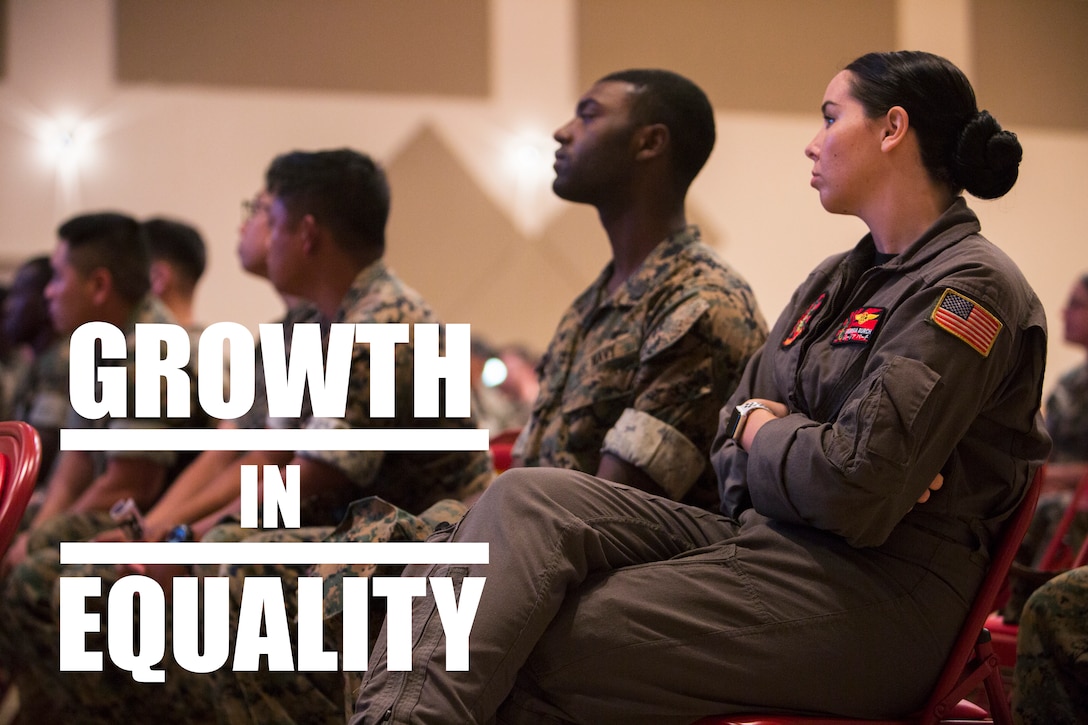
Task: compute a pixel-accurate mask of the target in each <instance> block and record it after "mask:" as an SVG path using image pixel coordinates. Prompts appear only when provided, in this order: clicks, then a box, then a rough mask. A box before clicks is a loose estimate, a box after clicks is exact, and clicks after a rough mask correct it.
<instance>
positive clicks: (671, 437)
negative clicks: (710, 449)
mask: <svg viewBox="0 0 1088 725" xmlns="http://www.w3.org/2000/svg"><path fill="white" fill-rule="evenodd" d="M601 452H602V453H610V454H612V455H613V456H616V457H617V458H621V459H623V460H624V461H627V462H628V463H630V464H631V465H633V466H637V467H638V468H640V469H641V470H642V471H644V472H645V473H646V475H648V476H649V477H650V478H652V479H653V480H654V482H655V483H657V485H659V486H661V488H663V489H664V490H665V493H667V494H668V495H669V497H670V498H673V499H681V498H683V496H684V495H685V494H686V493H687V492H688V490H690V489H691V487H692V486H693V485H694V484H695V481H696V480H698V478H699V476H700V475H701V474H702V472H703V468H705V467H706V456H705V455H704V454H703V452H702V451H700V450H699V449H698V448H697V447H696V446H695V444H694V443H692V442H691V440H689V439H688V437H687V436H685V435H684V434H683V433H681V432H680V431H678V430H677V429H676V428H673V427H672V426H671V425H669V424H668V423H663V422H662V421H660V420H658V419H657V418H655V417H653V416H652V415H650V414H649V413H644V412H642V411H639V410H635V409H634V408H627V409H626V410H624V411H623V414H622V415H620V418H619V420H617V421H616V424H615V425H614V426H612V429H611V430H609V431H608V433H607V434H606V435H605V437H604V445H603V446H602V448H601Z"/></svg>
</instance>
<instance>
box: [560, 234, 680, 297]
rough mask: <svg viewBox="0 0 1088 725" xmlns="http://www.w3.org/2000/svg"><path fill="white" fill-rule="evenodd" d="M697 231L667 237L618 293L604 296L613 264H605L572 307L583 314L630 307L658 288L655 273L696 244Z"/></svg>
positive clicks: (606, 293) (643, 261) (647, 256)
mask: <svg viewBox="0 0 1088 725" xmlns="http://www.w3.org/2000/svg"><path fill="white" fill-rule="evenodd" d="M700 238H701V234H700V232H699V227H697V226H695V225H694V224H689V225H688V226H686V227H684V228H683V229H681V230H679V231H677V232H674V233H672V234H670V235H669V236H668V237H666V238H665V239H663V240H661V241H660V242H659V243H658V245H657V246H656V247H654V248H653V249H652V250H651V251H650V253H649V254H648V255H646V259H644V260H642V264H640V265H639V266H638V269H636V270H635V271H634V272H633V273H632V274H631V276H630V277H628V278H627V279H626V280H624V283H623V284H622V285H620V287H619V289H617V290H616V291H615V292H613V293H612V294H611V295H608V292H607V285H608V280H609V278H611V276H612V270H613V267H614V265H613V263H612V262H609V263H608V264H607V265H606V266H605V268H604V270H602V271H601V273H600V274H599V275H598V276H597V279H596V281H594V282H593V284H592V285H590V287H589V289H587V290H586V291H585V293H583V294H582V296H581V297H580V298H579V300H578V302H577V303H576V305H575V306H576V307H578V308H579V309H581V310H582V312H583V313H588V312H589V311H591V310H593V309H595V308H597V307H606V306H608V307H633V306H635V305H636V304H638V302H639V300H641V299H642V298H643V297H645V296H646V295H647V294H648V293H649V292H651V291H652V290H654V289H656V288H657V286H658V279H657V273H658V270H659V269H660V268H661V267H662V266H663V265H665V264H668V263H669V260H671V259H672V258H673V257H675V256H677V255H678V254H680V253H682V252H683V251H684V249H686V248H687V247H690V246H691V245H693V244H696V243H698V242H699V241H700Z"/></svg>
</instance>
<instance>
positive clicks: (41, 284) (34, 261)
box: [15, 254, 53, 292]
mask: <svg viewBox="0 0 1088 725" xmlns="http://www.w3.org/2000/svg"><path fill="white" fill-rule="evenodd" d="M20 275H26V276H27V277H28V278H29V280H30V281H31V282H33V284H34V287H35V288H40V289H41V290H42V292H44V291H45V286H46V285H47V284H49V280H50V279H51V278H52V276H53V266H52V263H51V262H50V261H49V255H47V254H38V255H35V256H33V257H31V258H29V259H27V260H26V261H24V262H23V263H22V264H20V265H19V267H18V269H16V270H15V276H16V277H18V276H20Z"/></svg>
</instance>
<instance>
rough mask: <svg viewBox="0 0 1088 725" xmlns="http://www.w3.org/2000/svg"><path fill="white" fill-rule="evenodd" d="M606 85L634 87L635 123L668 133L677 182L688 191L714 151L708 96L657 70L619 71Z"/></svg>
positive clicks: (601, 80)
mask: <svg viewBox="0 0 1088 725" xmlns="http://www.w3.org/2000/svg"><path fill="white" fill-rule="evenodd" d="M605 81H619V82H621V83H630V84H631V85H633V86H635V89H636V96H635V100H634V104H633V105H632V109H631V115H632V119H633V120H634V121H635V123H637V124H638V125H640V126H643V125H649V124H653V123H661V124H664V125H665V126H666V127H667V128H668V129H669V137H670V141H671V144H672V148H673V155H672V159H673V168H674V169H675V172H676V180H677V182H678V183H679V184H680V185H681V188H684V189H686V188H687V187H688V186H689V185H690V184H691V182H692V180H693V179H694V178H695V176H696V175H697V174H698V173H699V171H700V170H701V169H702V168H703V165H704V164H705V163H706V160H707V159H708V158H710V152H711V151H712V150H713V149H714V141H715V139H716V132H715V130H714V109H713V107H712V106H711V105H710V99H708V98H707V96H706V93H704V92H703V90H702V89H701V88H699V86H697V85H695V84H694V83H693V82H691V81H690V80H688V79H687V78H685V77H684V76H682V75H680V74H678V73H674V72H672V71H668V70H661V69H656V68H632V69H629V70H622V71H617V72H615V73H609V74H608V75H606V76H605V77H604V78H601V79H600V81H598V82H605Z"/></svg>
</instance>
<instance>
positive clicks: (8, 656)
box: [0, 512, 215, 724]
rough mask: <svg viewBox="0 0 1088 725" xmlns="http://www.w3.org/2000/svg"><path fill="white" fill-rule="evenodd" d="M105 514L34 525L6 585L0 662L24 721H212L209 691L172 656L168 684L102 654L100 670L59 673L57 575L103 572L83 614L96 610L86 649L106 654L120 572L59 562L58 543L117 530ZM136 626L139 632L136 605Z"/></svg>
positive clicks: (207, 684)
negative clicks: (142, 677) (141, 679)
mask: <svg viewBox="0 0 1088 725" xmlns="http://www.w3.org/2000/svg"><path fill="white" fill-rule="evenodd" d="M114 527H115V524H114V522H113V520H112V519H110V517H109V515H108V514H106V513H105V512H97V513H86V514H70V515H61V516H57V517H55V518H53V519H51V520H49V521H47V522H46V523H45V524H44V525H43V526H41V527H39V528H38V529H36V530H35V531H34V532H33V533H32V535H31V538H30V540H29V545H28V556H27V558H26V560H24V562H23V563H22V564H21V565H19V566H18V567H16V568H15V570H13V571H12V573H11V575H10V576H9V577H8V578H7V580H6V581H5V582H4V586H3V593H2V597H3V599H2V602H0V611H2V612H3V614H2V615H0V616H2V617H3V624H2V626H0V660H2V661H3V662H4V664H5V665H6V666H8V667H9V668H10V669H11V672H12V673H13V675H14V682H15V685H16V686H17V687H18V688H19V699H20V703H21V705H20V718H19V722H37V723H52V722H72V723H81V724H82V723H87V724H91V723H117V722H139V723H142V722H156V721H159V722H163V723H172V722H177V723H182V722H194V723H195V722H209V721H212V720H214V717H215V715H214V711H213V709H212V699H211V694H212V688H211V683H210V682H209V681H207V680H199V679H196V680H194V679H189V678H185V677H183V676H181V675H182V673H184V674H188V673H187V672H186V671H185V670H183V669H182V668H181V667H179V666H177V665H176V664H175V663H174V662H173V660H172V659H170V658H167V659H166V660H165V661H164V662H163V665H162V666H161V669H164V670H166V681H165V683H162V684H159V683H150V684H146V683H136V682H134V681H133V679H132V675H131V674H130V673H129V672H128V671H127V670H124V669H121V668H119V667H117V666H115V665H114V664H113V662H112V661H111V659H110V658H109V657H108V656H106V655H103V657H102V670H101V671H99V672H93V671H92V672H61V670H60V649H59V645H60V616H61V615H60V579H61V577H99V578H100V579H101V584H102V589H101V592H102V596H99V597H88V598H87V599H86V609H85V611H86V612H87V613H89V614H92V615H96V616H97V617H98V622H99V625H100V626H99V631H97V632H92V633H90V634H88V635H87V637H86V651H88V652H102V653H105V652H107V651H108V648H109V643H108V633H107V631H106V629H107V628H106V622H107V621H108V613H107V594H108V593H109V591H110V588H111V587H112V586H113V584H114V583H115V582H116V581H117V580H118V579H120V578H121V576H122V575H124V574H126V573H130V572H124V571H121V570H120V569H119V568H118V567H116V566H112V565H111V566H103V565H68V564H66V565H63V566H62V565H61V564H60V542H62V541H85V540H88V539H91V538H93V537H94V536H95V535H96V534H98V533H100V532H102V531H106V530H108V529H112V528H114ZM166 617H167V619H166V628H165V636H166V640H167V647H168V648H169V646H170V637H171V631H172V626H171V608H170V607H169V606H167V607H166ZM133 620H134V621H133V631H134V632H138V631H140V630H139V608H138V607H136V608H134V613H133Z"/></svg>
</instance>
